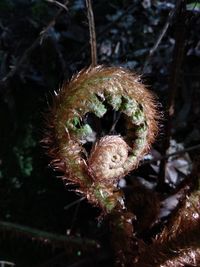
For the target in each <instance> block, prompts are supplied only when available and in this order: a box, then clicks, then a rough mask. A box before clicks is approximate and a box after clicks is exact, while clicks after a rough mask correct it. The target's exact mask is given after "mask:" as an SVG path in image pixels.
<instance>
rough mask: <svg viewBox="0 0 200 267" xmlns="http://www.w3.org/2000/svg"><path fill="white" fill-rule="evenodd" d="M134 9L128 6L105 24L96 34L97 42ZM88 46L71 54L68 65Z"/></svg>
mask: <svg viewBox="0 0 200 267" xmlns="http://www.w3.org/2000/svg"><path fill="white" fill-rule="evenodd" d="M135 9H136V7H135V4H132V5H130V6H129V7H128V8H127V9H126V10H125V11H124V12H123V13H122V14H121V15H120V16H119V17H118V18H116V19H115V20H113V21H112V22H110V23H109V24H107V25H106V26H105V27H104V28H103V29H102V30H101V31H99V32H98V35H97V41H100V40H101V39H102V38H104V36H105V34H106V33H107V32H108V31H109V29H111V28H112V27H113V26H114V25H115V24H116V23H118V22H119V21H120V20H121V19H123V18H124V17H125V16H126V15H127V14H129V13H131V12H132V11H134V10H135ZM88 46H89V45H88V43H87V44H85V45H83V47H82V48H81V49H80V50H79V51H78V53H76V54H73V55H72V57H70V59H69V64H71V63H72V61H73V60H74V59H76V58H78V57H79V56H80V55H81V53H83V51H85V50H87V48H88Z"/></svg>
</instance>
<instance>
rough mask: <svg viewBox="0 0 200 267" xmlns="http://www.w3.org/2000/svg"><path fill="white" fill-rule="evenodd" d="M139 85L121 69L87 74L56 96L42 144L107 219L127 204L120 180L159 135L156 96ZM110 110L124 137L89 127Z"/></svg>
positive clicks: (58, 167)
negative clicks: (116, 116)
mask: <svg viewBox="0 0 200 267" xmlns="http://www.w3.org/2000/svg"><path fill="white" fill-rule="evenodd" d="M139 80H140V78H139V76H137V75H136V74H134V73H132V72H130V71H129V70H126V69H123V68H120V67H118V68H117V67H102V66H97V67H95V68H88V69H84V70H82V71H81V72H79V73H78V74H77V75H76V76H74V77H73V78H72V80H71V81H70V82H69V83H67V84H64V85H63V87H62V88H61V90H60V91H59V92H58V93H57V94H56V95H55V102H54V105H53V107H52V110H51V112H50V115H49V121H48V125H49V126H50V127H49V132H47V134H46V137H45V138H44V140H43V143H44V144H45V145H46V147H47V149H48V151H49V155H50V157H51V158H52V161H51V163H50V165H51V166H52V167H53V168H54V169H55V170H56V171H58V172H61V174H62V176H63V179H66V178H67V180H68V181H70V182H72V183H74V184H76V185H77V186H78V191H79V192H82V193H83V194H84V195H85V196H86V197H87V199H88V200H89V201H90V202H92V203H93V204H94V205H97V206H99V207H101V208H102V209H103V211H104V212H106V213H108V212H110V211H111V210H112V209H113V208H114V207H116V205H117V204H118V205H119V203H122V199H121V194H119V193H116V191H117V183H118V181H119V179H120V178H122V177H124V176H125V175H126V174H128V173H129V172H130V171H132V170H133V169H135V168H136V167H137V165H138V163H139V161H140V159H141V158H142V157H143V156H144V154H145V153H146V152H147V151H148V149H149V147H150V145H151V143H152V142H153V141H154V139H155V136H156V134H157V128H158V127H157V115H156V114H157V111H156V104H155V101H154V96H153V95H152V93H150V92H149V91H148V90H147V89H146V88H145V86H144V85H143V84H142V83H141V82H140V81H139ZM110 110H111V111H112V112H118V113H120V114H121V116H122V118H123V119H124V122H123V123H124V125H123V128H124V129H125V130H124V134H121V133H117V132H116V133H115V134H109V133H108V134H106V135H105V133H104V132H103V134H102V133H100V134H99V133H98V132H96V131H95V130H94V127H93V126H94V125H93V124H91V123H90V122H89V121H87V117H88V114H89V115H90V116H91V114H92V116H93V117H95V118H96V119H95V120H96V121H99V120H100V121H101V119H103V118H104V117H105V116H107V114H108V113H109V112H110ZM102 135H103V137H101V136H102ZM88 144H92V146H93V147H92V150H91V152H90V150H88V149H87V146H88Z"/></svg>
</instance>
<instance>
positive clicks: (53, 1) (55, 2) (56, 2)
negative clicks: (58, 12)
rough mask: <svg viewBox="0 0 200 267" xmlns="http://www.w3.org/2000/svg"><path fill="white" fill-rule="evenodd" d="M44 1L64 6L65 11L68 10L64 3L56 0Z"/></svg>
mask: <svg viewBox="0 0 200 267" xmlns="http://www.w3.org/2000/svg"><path fill="white" fill-rule="evenodd" d="M46 1H47V2H49V3H52V4H55V5H57V6H59V7H62V8H64V9H65V10H66V11H68V9H67V7H66V4H62V3H60V2H58V1H56V0H46ZM67 2H68V1H67Z"/></svg>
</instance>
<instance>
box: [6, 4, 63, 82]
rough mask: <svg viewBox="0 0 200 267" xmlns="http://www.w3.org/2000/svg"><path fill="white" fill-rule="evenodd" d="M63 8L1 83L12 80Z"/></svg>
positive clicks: (60, 9) (61, 9)
mask: <svg viewBox="0 0 200 267" xmlns="http://www.w3.org/2000/svg"><path fill="white" fill-rule="evenodd" d="M67 4H68V0H67V1H65V3H64V5H67ZM63 10H64V9H63V7H60V8H59V10H58V12H57V13H56V15H55V17H54V18H53V19H52V20H51V21H50V22H49V23H48V25H47V26H46V28H45V29H44V30H42V31H41V32H40V35H39V36H38V37H37V38H36V39H35V41H34V42H33V43H32V44H31V45H30V46H29V47H28V48H27V49H26V50H25V51H24V53H23V55H22V56H21V57H20V58H19V60H18V61H17V63H16V65H15V66H14V67H13V68H12V69H11V70H10V71H9V72H8V74H7V75H6V76H5V77H4V78H3V79H2V80H1V81H2V82H6V81H7V80H8V79H10V78H12V77H13V76H14V75H15V73H16V72H17V71H18V70H19V68H20V67H21V65H22V64H23V63H24V61H25V60H26V59H27V58H28V56H29V55H30V54H31V52H32V51H33V50H34V49H35V47H36V46H37V45H38V44H41V41H42V40H43V35H44V34H45V33H46V32H47V31H48V30H49V28H51V27H52V26H53V25H54V24H55V21H56V19H57V18H58V17H59V16H60V14H61V13H62V11H63Z"/></svg>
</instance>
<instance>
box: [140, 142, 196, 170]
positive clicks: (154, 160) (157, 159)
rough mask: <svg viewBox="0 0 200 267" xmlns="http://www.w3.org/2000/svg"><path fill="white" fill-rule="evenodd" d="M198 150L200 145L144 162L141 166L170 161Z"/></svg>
mask: <svg viewBox="0 0 200 267" xmlns="http://www.w3.org/2000/svg"><path fill="white" fill-rule="evenodd" d="M198 149H200V145H196V146H191V147H188V148H185V149H182V150H179V151H176V152H173V153H170V154H166V155H163V156H160V157H157V158H153V159H150V160H147V161H144V162H142V163H141V165H147V164H151V163H154V162H157V161H160V160H163V159H168V158H171V157H174V156H177V155H181V154H184V153H186V152H189V151H193V150H198Z"/></svg>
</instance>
